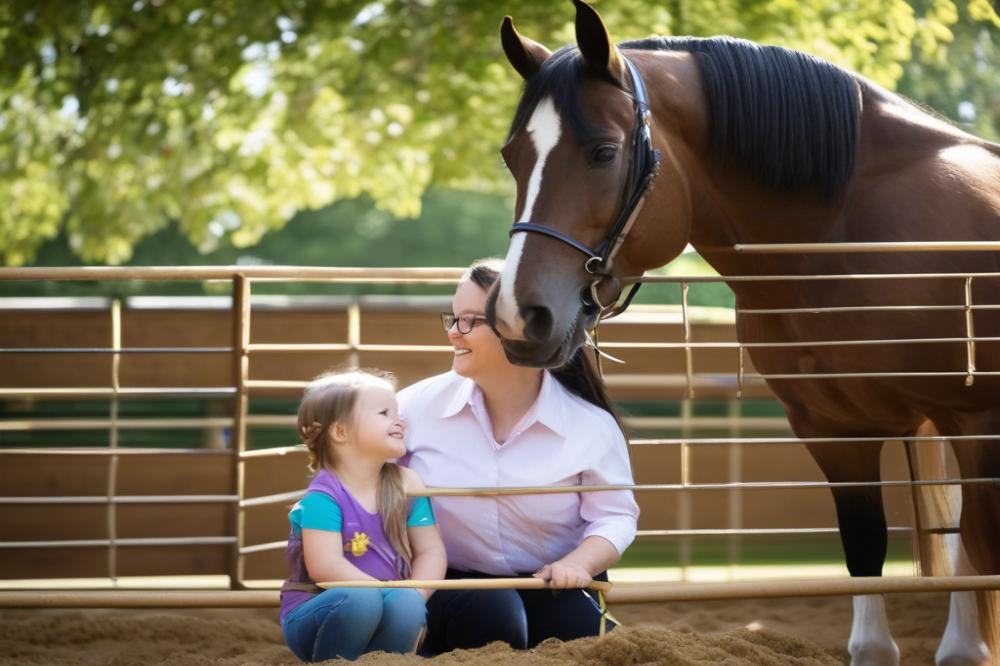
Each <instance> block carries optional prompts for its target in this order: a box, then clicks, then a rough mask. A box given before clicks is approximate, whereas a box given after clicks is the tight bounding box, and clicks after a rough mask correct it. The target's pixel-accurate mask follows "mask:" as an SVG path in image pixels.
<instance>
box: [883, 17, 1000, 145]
mask: <svg viewBox="0 0 1000 666" xmlns="http://www.w3.org/2000/svg"><path fill="white" fill-rule="evenodd" d="M950 30H951V33H952V35H953V36H954V39H953V40H952V42H951V44H950V45H949V47H948V50H947V52H942V51H939V52H934V53H929V54H926V53H923V52H920V51H917V52H915V53H914V57H913V59H912V60H911V61H910V62H908V63H907V64H906V65H905V67H904V70H903V72H904V73H903V77H902V78H901V79H900V81H899V85H898V86H897V90H898V91H899V92H901V93H903V94H904V95H906V96H908V97H911V98H913V99H917V100H920V101H921V102H923V103H924V104H927V105H929V106H930V107H931V108H933V109H936V110H937V111H939V112H941V113H943V114H944V115H946V116H947V117H948V118H950V119H951V120H953V121H954V122H955V123H956V124H958V125H959V126H961V127H962V128H964V129H966V130H967V131H969V132H972V133H973V134H976V135H978V136H981V137H983V138H986V139H992V140H993V141H1000V19H998V18H997V15H996V13H995V12H993V11H992V10H991V8H990V6H989V3H988V2H986V0H981V1H980V2H972V3H969V4H968V5H961V6H960V7H959V16H958V20H957V21H956V22H955V24H954V25H952V26H951V28H950Z"/></svg>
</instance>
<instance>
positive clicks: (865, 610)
mask: <svg viewBox="0 0 1000 666" xmlns="http://www.w3.org/2000/svg"><path fill="white" fill-rule="evenodd" d="M847 651H848V652H850V653H851V665H852V666H862V665H863V666H899V648H898V647H896V643H895V641H893V640H892V634H891V633H890V632H889V618H888V617H887V616H886V613H885V599H884V598H883V597H882V595H880V594H869V595H864V596H856V597H854V622H853V623H852V624H851V638H850V640H849V641H848V642H847Z"/></svg>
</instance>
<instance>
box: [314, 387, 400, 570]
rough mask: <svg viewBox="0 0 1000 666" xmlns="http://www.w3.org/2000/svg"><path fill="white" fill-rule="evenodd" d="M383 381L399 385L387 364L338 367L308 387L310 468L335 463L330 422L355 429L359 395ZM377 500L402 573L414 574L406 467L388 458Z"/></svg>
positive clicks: (381, 475) (379, 476)
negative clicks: (384, 368) (381, 366)
mask: <svg viewBox="0 0 1000 666" xmlns="http://www.w3.org/2000/svg"><path fill="white" fill-rule="evenodd" d="M372 387H380V388H388V389H389V390H392V391H395V389H396V378H395V377H394V376H393V375H392V374H391V373H388V372H383V371H381V370H368V369H365V370H358V369H352V370H337V371H333V372H324V373H323V374H321V375H319V376H318V377H316V378H315V379H314V380H312V381H311V382H310V383H309V385H308V386H307V387H306V390H305V394H304V395H303V396H302V402H301V403H300V404H299V415H298V428H299V437H300V438H301V439H302V443H303V444H305V446H306V450H307V451H308V453H309V469H310V470H311V471H313V472H317V471H319V470H321V469H323V468H324V467H331V468H332V467H333V466H334V462H335V461H334V459H333V441H332V440H331V439H330V427H331V426H332V425H333V424H335V423H342V424H345V425H346V426H348V427H349V428H350V429H352V430H353V428H354V420H355V409H354V408H355V405H356V404H357V402H358V395H360V393H361V391H362V390H364V389H366V388H372ZM376 504H377V508H378V512H379V515H380V516H381V517H382V528H383V530H384V531H385V536H386V538H387V539H388V540H389V544H390V545H391V546H392V547H393V548H394V549H395V550H396V552H397V553H399V554H400V555H401V556H402V558H403V570H402V571H400V572H399V573H400V575H401V576H403V577H404V578H405V577H408V575H409V570H410V562H411V561H412V559H413V551H412V549H411V548H410V540H409V538H408V537H407V534H406V518H407V516H406V514H407V505H408V503H407V501H406V493H405V491H404V490H403V473H402V471H401V470H400V467H399V465H397V464H395V463H385V464H384V465H382V469H381V470H380V471H379V475H378V487H377V488H376Z"/></svg>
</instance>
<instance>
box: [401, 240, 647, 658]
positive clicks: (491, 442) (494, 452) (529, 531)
mask: <svg viewBox="0 0 1000 666" xmlns="http://www.w3.org/2000/svg"><path fill="white" fill-rule="evenodd" d="M502 270H503V263H502V262H501V261H499V260H495V259H494V260H486V261H480V262H476V263H474V264H473V265H472V267H471V268H470V269H469V270H468V272H466V274H465V276H464V277H463V278H462V280H461V282H460V284H459V286H458V289H457V290H456V292H455V297H454V300H453V302H452V312H448V313H445V314H444V315H443V316H442V322H443V323H444V325H445V330H446V332H447V335H448V340H449V342H450V343H451V345H452V346H453V347H454V349H455V356H454V360H453V362H452V371H451V372H448V373H445V374H443V375H439V376H437V377H431V378H429V379H426V380H424V381H422V382H419V383H417V384H415V385H413V386H410V387H408V388H406V389H404V390H403V391H401V392H400V394H399V400H400V413H401V415H402V416H403V419H404V421H405V423H406V431H407V436H406V448H407V456H406V459H405V461H408V462H406V464H408V465H409V467H410V468H411V469H413V470H415V471H416V472H417V473H419V475H420V476H421V477H422V478H424V479H425V481H426V482H427V483H428V485H431V486H454V485H456V482H457V481H458V480H460V481H461V484H462V485H469V486H480V487H496V486H525V485H528V486H541V485H546V486H550V485H562V486H570V485H594V484H631V483H632V473H631V467H630V464H629V457H628V450H627V446H626V442H625V436H624V432H623V430H622V427H621V424H620V422H619V420H618V417H617V416H616V414H615V412H614V409H613V408H612V406H611V403H610V400H609V398H608V396H607V393H606V392H605V389H604V386H603V384H602V382H601V380H600V378H599V377H598V375H597V373H596V371H595V369H594V367H593V365H592V364H591V362H590V361H589V360H588V359H587V358H586V357H585V351H584V350H583V349H580V350H578V351H577V352H576V353H575V355H574V356H573V357H572V358H571V359H570V362H569V363H568V364H567V365H565V366H563V367H561V368H558V369H555V370H552V371H549V370H541V369H537V368H526V367H522V366H518V365H514V364H512V363H511V362H509V361H508V359H507V357H506V356H505V353H504V348H503V346H502V345H501V344H500V339H499V338H498V337H497V335H496V333H495V332H494V331H493V329H491V328H490V326H488V325H486V321H485V316H484V312H485V308H486V294H487V291H488V290H489V289H490V288H491V287H492V286H493V285H494V284H495V283H496V281H497V280H498V279H499V277H500V273H501V271H502ZM434 511H435V516H436V518H437V520H438V522H439V524H440V525H441V530H442V536H443V540H444V543H445V548H446V550H447V555H448V574H447V575H448V577H451V578H489V577H509V576H537V577H540V578H543V579H545V580H548V581H549V582H550V584H551V586H552V587H555V588H573V589H567V591H566V592H563V593H561V594H558V595H553V594H552V593H551V592H549V591H546V590H475V591H462V590H439V591H437V592H435V593H434V595H433V596H431V598H430V600H429V601H428V604H427V610H428V620H427V639H426V641H425V642H424V646H423V648H422V650H421V653H422V654H425V655H427V656H430V655H434V654H439V653H442V652H447V651H449V650H453V649H457V648H474V647H480V646H483V645H486V644H487V643H491V642H493V641H504V642H506V643H508V644H509V645H511V646H513V647H515V648H519V649H523V648H528V647H534V646H535V645H537V644H538V643H540V642H541V641H543V640H545V639H546V638H553V637H554V638H559V639H562V640H571V639H574V638H580V637H583V636H593V635H597V634H598V632H599V630H600V621H601V611H600V609H599V607H598V604H597V603H596V602H595V600H594V599H593V598H591V597H590V596H589V594H588V593H587V592H585V591H584V590H582V589H579V588H581V587H583V586H584V585H586V584H587V583H589V582H590V581H591V579H593V578H597V579H601V580H606V579H607V577H606V574H605V572H606V570H607V569H608V567H609V566H611V565H613V564H614V563H615V562H617V561H618V559H619V557H621V554H622V552H624V550H625V548H626V547H628V545H629V544H630V543H631V542H632V539H633V538H634V537H635V530H636V519H637V517H638V513H639V509H638V506H637V505H636V503H635V500H634V499H633V497H632V493H631V492H627V491H618V492H606V493H582V494H581V493H576V494H573V493H564V494H558V495H553V494H549V495H539V496H530V495H528V496H517V497H438V498H435V501H434ZM612 624H613V623H612Z"/></svg>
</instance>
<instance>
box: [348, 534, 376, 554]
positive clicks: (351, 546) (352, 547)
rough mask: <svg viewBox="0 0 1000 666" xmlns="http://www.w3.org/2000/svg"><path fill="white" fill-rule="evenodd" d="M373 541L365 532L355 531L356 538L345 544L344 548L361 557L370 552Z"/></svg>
mask: <svg viewBox="0 0 1000 666" xmlns="http://www.w3.org/2000/svg"><path fill="white" fill-rule="evenodd" d="M370 543H371V541H370V540H369V539H368V535H367V534H365V533H364V532H355V533H354V538H353V539H351V540H350V541H348V542H347V543H345V544H344V550H349V551H350V552H351V555H353V556H354V557H361V556H362V555H364V554H365V553H367V552H368V544H370Z"/></svg>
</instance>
